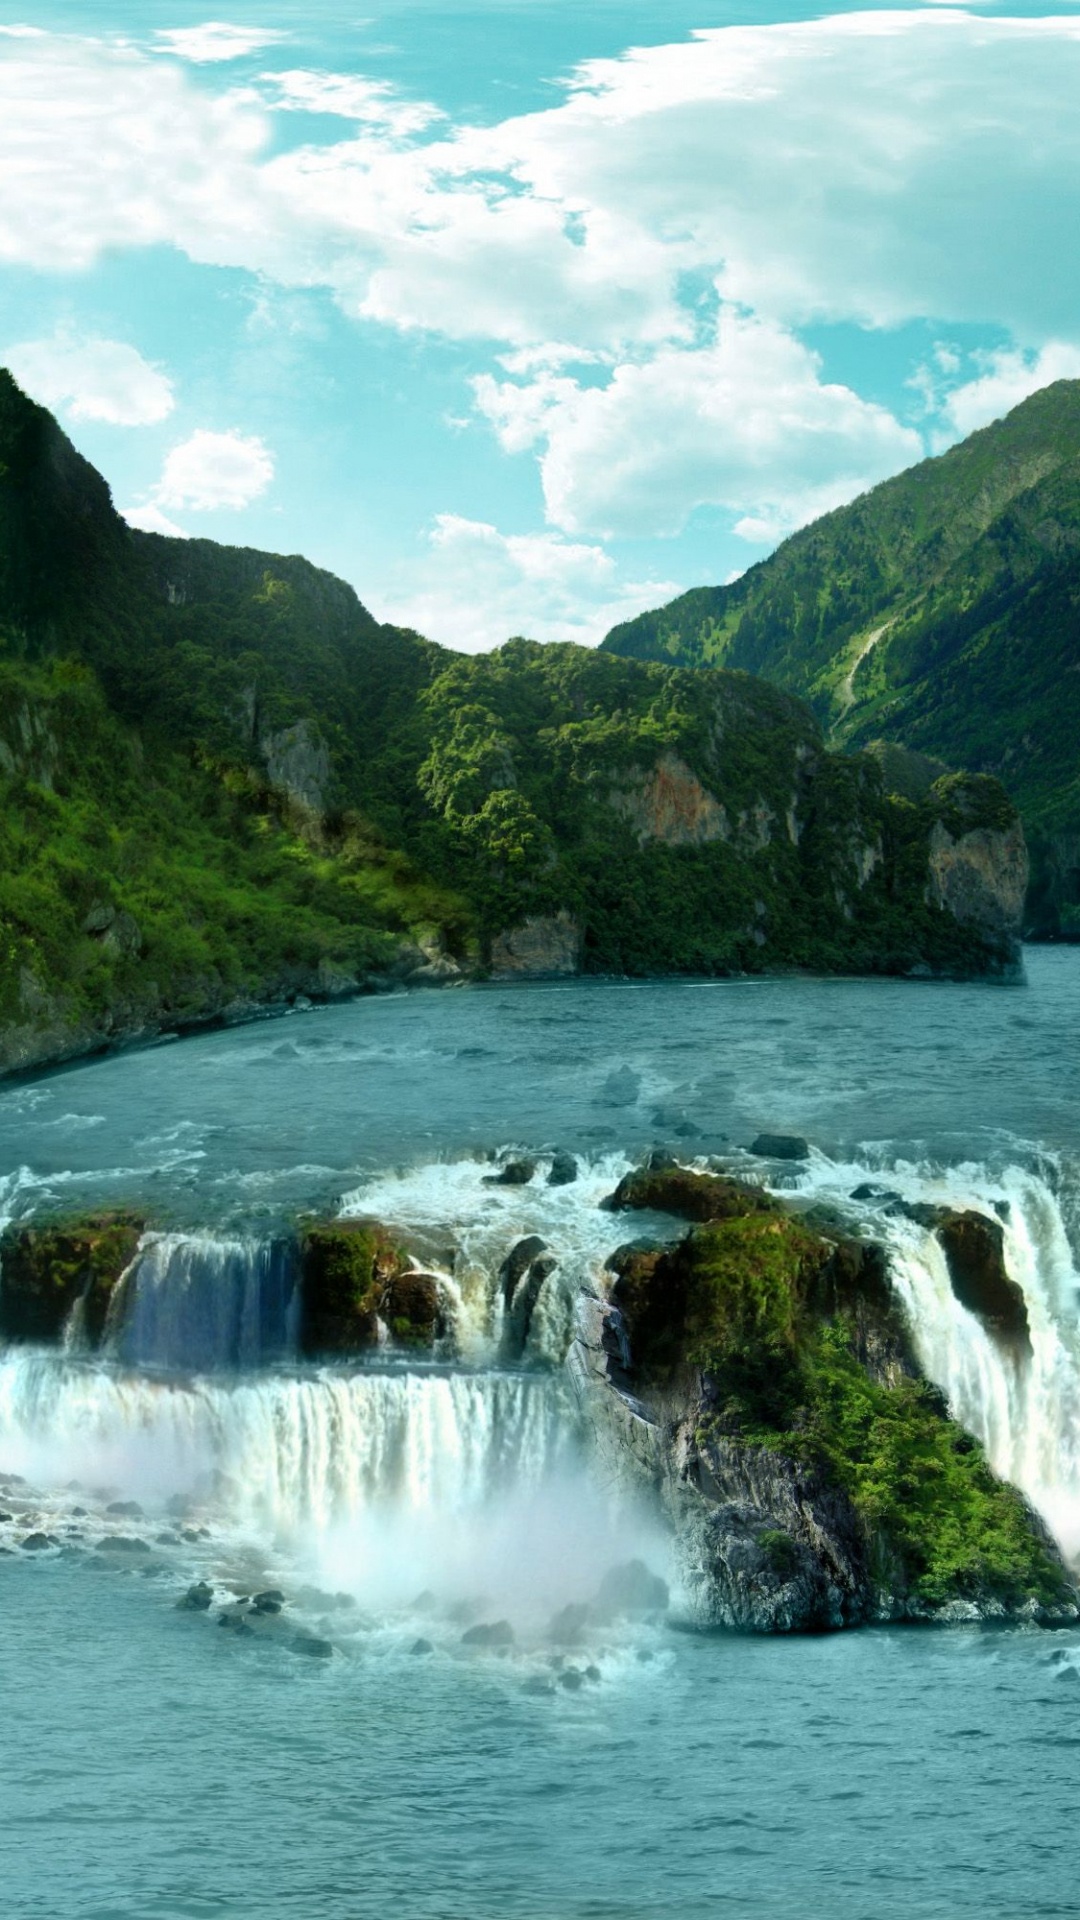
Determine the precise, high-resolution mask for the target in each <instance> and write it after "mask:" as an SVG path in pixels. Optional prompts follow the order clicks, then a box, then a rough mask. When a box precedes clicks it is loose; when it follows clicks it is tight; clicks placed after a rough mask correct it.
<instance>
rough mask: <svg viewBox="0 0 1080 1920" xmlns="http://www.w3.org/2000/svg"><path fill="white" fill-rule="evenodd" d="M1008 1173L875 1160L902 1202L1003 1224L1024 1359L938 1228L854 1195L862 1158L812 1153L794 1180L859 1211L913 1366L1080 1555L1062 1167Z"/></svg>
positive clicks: (1078, 1276)
mask: <svg viewBox="0 0 1080 1920" xmlns="http://www.w3.org/2000/svg"><path fill="white" fill-rule="evenodd" d="M1035 1159H1036V1164H1035V1165H1033V1166H1030V1167H1025V1166H1023V1165H1020V1164H1016V1163H1015V1162H1013V1163H1007V1164H1004V1165H1003V1166H1002V1167H1001V1170H1000V1172H996V1173H995V1172H993V1171H991V1169H990V1168H988V1167H986V1166H984V1165H979V1164H973V1163H971V1162H965V1163H962V1164H960V1165H958V1166H956V1167H942V1166H931V1165H922V1166H920V1165H918V1164H915V1163H912V1162H911V1161H906V1160H901V1161H898V1162H894V1163H892V1164H889V1163H888V1162H887V1161H881V1160H880V1159H879V1160H878V1162H877V1164H876V1165H875V1166H874V1167H873V1168H872V1169H871V1171H872V1173H873V1177H874V1179H875V1180H877V1181H885V1182H887V1186H888V1189H889V1190H890V1192H891V1193H894V1194H897V1195H899V1196H900V1197H901V1199H902V1200H903V1202H904V1203H906V1204H918V1205H924V1206H925V1205H927V1204H929V1205H932V1206H940V1207H948V1208H952V1209H956V1210H958V1211H964V1210H968V1209H971V1210H974V1211H977V1212H980V1213H983V1214H985V1215H987V1216H989V1217H991V1218H993V1219H996V1220H998V1221H1000V1223H1001V1226H1002V1229H1003V1233H1004V1250H1005V1262H1006V1266H1007V1268H1008V1272H1009V1275H1010V1277H1011V1278H1012V1279H1013V1280H1015V1281H1016V1282H1017V1284H1018V1285H1019V1286H1020V1288H1021V1290H1022V1292H1023V1296H1024V1301H1025V1305H1026V1308H1027V1315H1028V1323H1029V1327H1030V1333H1031V1350H1030V1353H1025V1352H1018V1351H1017V1350H1015V1349H1013V1348H1010V1347H1008V1346H1004V1345H1002V1344H1001V1343H999V1342H998V1341H997V1340H995V1339H994V1338H993V1336H992V1335H991V1334H990V1333H988V1332H987V1331H986V1329H985V1328H984V1327H983V1325H982V1324H981V1322H980V1321H979V1320H978V1319H977V1318H976V1316H975V1315H974V1314H973V1313H970V1312H968V1311H967V1309H966V1308H965V1307H963V1306H962V1305H961V1304H960V1302H959V1300H958V1299H957V1298H956V1295H955V1293H954V1292H953V1288H952V1284H951V1282H950V1278H949V1270H948V1264H947V1261H946V1258H945V1253H944V1250H943V1248H942V1246H941V1243H940V1241H939V1240H938V1239H937V1237H936V1236H935V1234H934V1233H933V1232H932V1231H931V1230H930V1229H929V1228H928V1227H926V1226H924V1225H921V1224H919V1223H918V1221H916V1220H913V1219H911V1218H910V1217H908V1216H906V1215H905V1214H904V1213H903V1212H901V1211H899V1210H898V1209H897V1208H896V1207H895V1206H894V1205H893V1204H892V1203H891V1201H890V1199H889V1198H888V1197H887V1196H886V1197H885V1198H884V1199H883V1200H882V1199H879V1200H877V1201H874V1200H871V1201H869V1202H863V1203H862V1204H859V1203H856V1202H854V1201H853V1198H852V1189H854V1188H857V1187H858V1186H859V1185H860V1184H861V1183H864V1182H866V1180H867V1172H868V1169H867V1166H866V1165H865V1164H861V1163H845V1164H837V1163H834V1162H832V1161H829V1160H827V1159H826V1158H825V1157H824V1156H822V1155H817V1154H815V1155H814V1156H813V1159H812V1162H811V1163H810V1166H809V1168H808V1170H807V1171H806V1172H805V1173H803V1174H801V1175H800V1176H799V1177H798V1178H797V1179H796V1180H794V1181H793V1182H791V1183H790V1184H788V1185H787V1187H786V1191H787V1192H788V1193H789V1194H790V1193H791V1192H792V1191H793V1190H794V1191H796V1192H801V1193H803V1194H805V1195H807V1196H813V1197H814V1198H815V1199H820V1200H822V1201H825V1202H827V1203H829V1204H831V1205H834V1206H837V1207H839V1208H840V1209H841V1210H842V1211H846V1212H847V1213H848V1214H849V1215H851V1216H853V1217H854V1218H856V1219H857V1220H858V1221H859V1223H860V1225H861V1226H863V1227H864V1228H865V1230H866V1231H867V1232H868V1233H871V1234H873V1236H874V1237H875V1238H877V1239H879V1240H881V1241H883V1242H884V1244H885V1245H886V1247H887V1248H888V1251H889V1260H890V1269H891V1273H892V1279H893V1284H894V1286H895V1288H896V1290H897V1292H898V1294H899V1296H900V1298H901V1300H902V1301H903V1304H904V1308H905V1311H906V1314H907V1317H908V1321H909V1323H910V1326H911V1330H912V1335H913V1339H914V1342H915V1347H916V1351H917V1353H918V1356H919V1360H920V1362H921V1364H922V1366H923V1368H924V1369H925V1371H926V1373H927V1375H928V1376H929V1378H930V1379H931V1380H933V1381H934V1382H935V1383H936V1384H937V1385H938V1386H939V1387H941V1389H942V1391H943V1392H944V1393H945V1395H946V1396H947V1398H948V1401H949V1405H950V1408H951V1410H952V1412H953V1414H954V1416H955V1418H956V1419H957V1420H958V1421H959V1422H960V1423H961V1425H962V1426H964V1427H966V1428H967V1429H968V1431H969V1432H970V1433H973V1434H974V1435H975V1436H976V1438H977V1439H978V1440H980V1441H981V1442H982V1444H983V1446H984V1447H985V1448H986V1452H987V1455H988V1458H989V1460H990V1462H991V1465H992V1466H993V1468H994V1470H995V1472H996V1473H998V1474H999V1475H1000V1476H1001V1478H1002V1479H1005V1480H1009V1481H1012V1482H1013V1483H1014V1484H1015V1485H1016V1486H1018V1487H1020V1488H1022V1489H1023V1491H1024V1492H1025V1493H1026V1494H1027V1496H1028V1498H1029V1499H1030V1500H1031V1502H1032V1504H1033V1505H1034V1506H1035V1507H1036V1508H1037V1509H1038V1510H1039V1512H1040V1513H1041V1514H1042V1515H1043V1517H1044V1519H1045V1520H1046V1521H1047V1524H1048V1525H1049V1526H1050V1527H1051V1529H1052V1531H1053V1532H1054V1533H1055V1534H1056V1536H1057V1538H1058V1540H1059V1541H1060V1542H1061V1545H1062V1547H1063V1548H1064V1550H1065V1551H1066V1553H1069V1554H1075V1553H1076V1552H1077V1551H1078V1550H1080V1313H1078V1303H1080V1272H1078V1270H1077V1265H1076V1259H1075V1255H1074V1253H1073V1250H1072V1247H1071V1245H1070V1238H1069V1215H1070V1211H1071V1200H1072V1195H1071V1192H1070V1189H1069V1184H1068V1169H1062V1168H1060V1167H1057V1166H1054V1165H1051V1164H1049V1163H1048V1162H1047V1161H1046V1160H1045V1158H1042V1157H1035Z"/></svg>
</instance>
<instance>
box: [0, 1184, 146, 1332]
mask: <svg viewBox="0 0 1080 1920" xmlns="http://www.w3.org/2000/svg"><path fill="white" fill-rule="evenodd" d="M143 1226H144V1222H143V1221H142V1220H141V1219H138V1218H137V1217H136V1216H135V1215H134V1214H131V1213H125V1212H117V1213H92V1214H85V1215H84V1214H79V1215H74V1216H65V1217H62V1218H59V1219H55V1220H49V1219H45V1220H40V1221H38V1222H36V1223H35V1224H34V1225H33V1226H29V1227H10V1228H9V1229H8V1230H7V1232H6V1233H5V1234H4V1236H3V1239H2V1241H0V1258H2V1262H3V1273H4V1284H3V1290H2V1292H0V1333H2V1334H3V1336H4V1337H5V1338H6V1339H8V1340H24V1341H34V1342H56V1341H58V1340H59V1339H60V1338H61V1336H62V1334H63V1331H64V1328H65V1326H66V1324H67V1322H68V1319H69V1318H70V1315H71V1312H72V1309H73V1308H74V1306H75V1305H76V1303H77V1302H80V1301H81V1302H82V1316H83V1328H82V1331H83V1335H84V1337H85V1339H87V1340H88V1341H89V1343H90V1345H91V1346H97V1345H98V1344H99V1343H100V1340H101V1337H102V1333H103V1332H104V1328H105V1321H106V1317H107V1315H108V1310H109V1303H110V1301H111V1299H112V1296H113V1292H114V1290H115V1287H116V1283H117V1281H118V1280H119V1278H120V1276H121V1274H122V1273H123V1272H124V1269H125V1268H126V1267H127V1266H128V1265H129V1263H130V1261H131V1260H132V1258H133V1256H134V1253H135V1249H136V1247H137V1246H138V1244H139V1239H140V1236H141V1234H142V1231H143Z"/></svg>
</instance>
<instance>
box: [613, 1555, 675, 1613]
mask: <svg viewBox="0 0 1080 1920" xmlns="http://www.w3.org/2000/svg"><path fill="white" fill-rule="evenodd" d="M596 1600H597V1605H598V1606H599V1607H600V1608H602V1610H603V1611H604V1612H605V1613H666V1611H667V1608H668V1605H669V1603H670V1600H671V1595H670V1593H669V1592H668V1584H667V1581H666V1580H662V1579H661V1578H660V1575H659V1574H658V1573H652V1572H650V1570H649V1568H648V1567H647V1566H646V1565H645V1562H644V1560H627V1561H624V1562H623V1564H622V1565H621V1566H617V1567H610V1568H609V1569H608V1571H607V1573H605V1575H604V1577H603V1579H602V1580H601V1582H600V1586H599V1590H598V1592H597V1595H596Z"/></svg>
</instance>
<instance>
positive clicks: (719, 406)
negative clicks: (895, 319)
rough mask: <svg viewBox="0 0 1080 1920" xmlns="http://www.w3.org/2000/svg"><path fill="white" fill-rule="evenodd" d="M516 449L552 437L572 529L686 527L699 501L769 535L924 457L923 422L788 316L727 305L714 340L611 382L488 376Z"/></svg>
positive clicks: (554, 475) (549, 494)
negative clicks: (848, 374) (865, 384)
mask: <svg viewBox="0 0 1080 1920" xmlns="http://www.w3.org/2000/svg"><path fill="white" fill-rule="evenodd" d="M476 390H477V398H478V402H479V405H480V407H481V409H482V411H483V412H484V413H485V414H486V415H487V416H488V418H489V419H490V420H491V421H492V422H493V424H494V425H495V427H496V430H497V432H498V434H499V437H500V440H501V442H502V444H503V446H504V447H505V448H506V449H507V451H508V452H516V451H520V450H521V449H523V448H524V447H526V446H528V445H530V444H533V443H535V442H539V443H540V444H541V447H542V453H541V461H540V464H541V473H542V476H543V483H544V497H545V501H546V503H547V511H548V517H549V519H550V520H551V521H552V522H553V523H554V524H555V525H556V526H558V527H562V528H563V529H564V530H565V531H567V532H570V533H582V532H586V533H594V534H601V535H604V536H609V535H611V534H622V535H648V534H675V533H678V532H679V531H680V530H681V528H682V527H683V526H685V524H686V521H687V520H688V519H689V517H690V515H691V514H692V513H693V511H694V509H695V508H697V507H704V506H712V507H721V508H727V509H729V510H730V511H733V512H736V513H738V514H740V515H741V518H740V520H739V523H738V525H737V526H736V528H735V531H736V532H737V533H739V534H741V535H742V536H743V537H744V538H745V539H747V540H750V541H754V542H758V543H765V542H768V541H773V540H776V539H778V538H779V537H780V536H781V535H782V534H784V533H787V532H790V531H791V529H792V528H793V527H796V526H799V525H801V524H802V523H803V522H804V521H806V520H809V519H812V518H814V517H815V516H816V515H817V514H819V513H823V512H825V511H827V510H828V508H830V507H833V506H837V505H839V504H840V503H841V502H842V501H845V500H850V499H851V498H852V497H853V496H854V495H855V494H857V493H861V492H862V491H863V490H864V489H865V488H866V487H868V486H871V485H873V484H874V482H875V481H877V480H880V479H882V478H884V476H885V475H887V474H890V473H895V472H896V470H897V468H898V467H902V466H906V465H908V464H910V462H911V461H913V460H917V459H918V458H919V457H920V455H921V453H922V451H923V449H922V443H921V441H920V439H919V436H918V434H916V433H914V432H913V431H912V430H911V429H910V428H908V427H903V426H901V425H900V423H899V422H898V421H897V420H895V419H894V418H893V416H892V414H890V413H889V412H888V411H887V410H886V409H885V408H884V407H880V406H875V405H873V404H871V403H870V402H868V401H865V400H861V399H860V398H859V396H858V394H856V393H853V392H852V390H851V388H850V387H842V386H837V385H833V384H826V383H825V382H823V381H822V379H821V369H820V363H819V361H818V358H817V356H816V355H815V354H813V353H811V352H809V350H808V349H807V348H806V347H804V346H803V345H802V344H801V343H800V342H799V341H798V340H796V339H795V338H794V336H793V335H792V334H790V333H788V332H787V331H786V330H785V329H784V328H782V327H780V326H778V325H776V324H775V323H774V322H770V321H763V320H759V319H756V318H754V317H753V316H750V315H747V314H743V313H739V312H738V311H736V310H735V309H732V308H724V309H722V310H721V313H720V316H719V320H718V324H717V329H716V336H715V339H714V341H713V342H712V343H711V344H710V345H708V346H706V347H702V348H699V349H697V350H695V351H690V350H687V349H685V348H679V347H668V348H664V349H662V350H661V351H660V352H658V353H657V354H655V355H654V357H653V358H652V359H650V360H648V361H647V362H645V363H644V364H642V365H634V364H624V365H622V366H620V367H617V368H616V370H615V372H614V373H613V374H612V376H611V378H610V380H609V381H608V382H607V383H606V384H605V385H602V386H595V385H588V386H583V385H579V384H578V383H577V382H576V381H575V380H573V379H571V378H569V377H567V376H566V375H559V374H541V375H539V376H538V377H537V378H535V379H534V380H532V381H531V382H528V383H526V384H524V385H518V384H514V383H511V382H502V383H499V382H497V381H495V380H493V379H492V378H491V377H490V376H486V375H485V376H482V377H481V378H480V379H479V380H478V381H477V382H476Z"/></svg>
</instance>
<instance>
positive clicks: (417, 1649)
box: [409, 1640, 435, 1654]
mask: <svg viewBox="0 0 1080 1920" xmlns="http://www.w3.org/2000/svg"><path fill="white" fill-rule="evenodd" d="M434 1651H435V1649H434V1647H433V1646H432V1644H431V1641H430V1640H414V1641H413V1643H412V1646H411V1647H410V1648H409V1652H410V1653H415V1654H425V1653H434Z"/></svg>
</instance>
